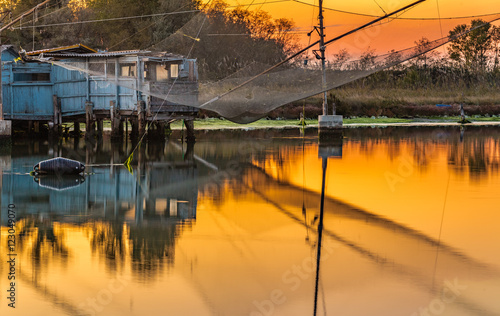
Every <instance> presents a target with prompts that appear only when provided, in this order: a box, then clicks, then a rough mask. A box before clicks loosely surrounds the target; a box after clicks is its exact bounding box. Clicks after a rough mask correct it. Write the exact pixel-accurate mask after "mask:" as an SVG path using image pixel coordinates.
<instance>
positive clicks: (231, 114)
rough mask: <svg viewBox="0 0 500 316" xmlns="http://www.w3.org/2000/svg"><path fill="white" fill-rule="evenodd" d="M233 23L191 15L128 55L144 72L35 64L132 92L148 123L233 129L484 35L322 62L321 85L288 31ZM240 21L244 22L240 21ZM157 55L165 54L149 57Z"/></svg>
mask: <svg viewBox="0 0 500 316" xmlns="http://www.w3.org/2000/svg"><path fill="white" fill-rule="evenodd" d="M407 10H409V8H408V9H405V10H403V11H401V12H400V14H403V13H405V12H406V11H407ZM232 18H233V20H232V21H233V22H232V23H231V24H228V23H227V19H228V17H227V16H220V12H219V11H217V12H214V11H210V10H205V11H202V12H200V13H198V14H196V15H195V16H194V17H193V18H192V19H191V20H190V21H189V22H188V23H186V24H185V25H184V26H182V27H181V28H179V29H178V30H177V31H176V32H175V33H173V34H172V35H170V36H168V37H167V38H165V39H163V40H161V41H159V42H158V43H156V44H155V45H153V46H151V47H149V48H148V49H147V50H146V51H140V52H135V53H136V54H137V55H140V56H142V58H143V59H142V60H143V61H144V62H143V64H140V63H134V60H135V59H134V58H135V57H130V55H127V53H126V52H121V53H116V54H115V55H112V54H109V55H106V54H107V53H102V54H94V55H92V54H90V55H88V56H87V57H91V58H89V59H88V60H89V64H88V65H86V64H85V63H84V62H82V59H81V57H82V56H83V55H82V56H77V55H75V57H74V59H70V58H61V56H59V57H58V56H55V57H51V55H50V54H45V55H44V56H41V57H42V58H41V59H40V60H41V61H45V62H48V63H51V64H53V65H55V66H58V67H63V68H64V69H68V70H74V71H75V72H77V73H78V74H80V75H81V76H89V77H90V80H92V81H93V84H94V85H96V87H97V88H99V86H100V87H105V86H106V85H110V84H112V85H118V86H120V87H121V89H122V92H123V91H124V89H129V90H130V92H131V93H133V92H134V91H135V92H136V93H137V92H138V97H139V98H143V100H148V101H147V102H150V103H151V109H152V110H151V112H152V113H153V115H154V114H155V113H158V112H161V111H162V109H163V108H165V107H168V106H174V107H175V106H177V107H182V106H190V107H195V108H198V109H205V110H210V111H214V112H216V113H218V114H220V115H221V116H223V117H225V118H227V119H229V120H231V121H234V122H237V123H249V122H252V121H255V120H257V119H259V118H262V117H264V116H266V115H267V113H269V112H270V111H272V110H274V109H276V108H278V107H280V106H283V105H285V104H289V103H291V102H294V101H297V100H301V99H304V98H307V97H310V96H314V95H317V94H320V93H322V92H324V91H328V90H331V89H333V88H337V87H340V86H342V85H345V84H347V83H350V82H352V81H355V80H357V79H360V78H363V77H366V76H369V75H370V74H373V73H375V72H378V71H380V70H383V69H387V68H390V67H393V66H395V65H398V64H401V63H404V62H405V61H408V60H410V59H412V58H415V57H417V56H420V55H423V54H426V53H427V52H429V51H431V50H434V49H436V48H438V47H440V46H443V45H445V44H446V43H448V42H450V41H452V40H455V39H457V38H459V37H461V36H465V35H466V34H468V33H469V32H473V31H474V30H476V29H479V28H481V27H484V24H482V25H477V26H475V27H474V28H472V29H467V30H464V31H463V32H461V33H458V34H456V35H455V36H447V37H442V38H440V39H437V40H433V41H428V42H426V43H425V45H418V46H415V47H411V48H407V49H402V50H398V51H391V52H390V53H386V54H382V55H370V56H368V57H367V56H362V57H358V58H355V59H354V60H349V61H348V60H343V61H342V62H339V61H338V59H337V60H336V61H334V60H333V58H332V57H331V56H329V55H328V54H327V56H326V58H327V62H326V64H327V66H326V70H325V75H326V81H325V82H324V81H323V71H322V68H321V64H320V62H319V60H314V59H309V55H310V54H311V52H313V50H316V51H315V52H314V53H315V54H318V52H317V50H318V42H317V41H316V42H314V43H309V45H303V46H302V47H304V46H305V47H306V48H302V49H300V48H299V46H298V45H295V46H294V45H291V44H290V43H293V40H292V39H293V38H294V37H296V36H298V35H299V34H298V33H300V32H298V31H297V30H294V29H293V28H292V29H290V28H288V29H286V25H283V32H280V29H279V28H278V29H276V28H274V29H273V32H272V33H269V34H265V29H264V30H263V29H258V30H254V31H249V28H251V23H250V24H248V23H246V24H245V23H244V22H241V23H240V22H238V21H239V20H238V17H234V16H233V17H232ZM391 18H393V17H391ZM391 18H385V19H378V20H379V24H372V25H369V26H367V27H368V28H369V27H378V26H379V25H380V23H387V22H390V21H392V20H391ZM485 18H486V20H485V24H486V23H491V22H494V21H497V20H498V19H500V15H498V14H497V15H489V16H487V17H485ZM485 18H483V20H484V19H485ZM240 19H241V20H242V21H243V20H244V19H245V16H243V17H240ZM370 19H373V18H370ZM235 21H236V22H235ZM248 25H250V27H249V26H248ZM346 33H349V34H350V33H354V32H346ZM348 37H349V36H347V35H346V36H345V37H344V36H337V39H338V41H337V39H328V38H327V39H326V43H327V44H328V45H334V44H335V45H336V44H337V43H338V42H342V41H343V40H344V39H345V38H348ZM415 40H417V38H415ZM309 46H310V47H309ZM162 50H163V51H167V52H168V53H167V54H159V53H151V51H162ZM120 54H121V55H120ZM91 55H92V56H91ZM99 56H100V57H99ZM113 56H122V57H120V58H122V59H123V60H122V61H120V62H119V63H118V62H116V63H114V64H113V62H111V58H112V57H113ZM127 56H129V57H127ZM134 56H135V55H134ZM306 56H307V57H308V59H307V60H308V62H307V63H306V62H305V58H306ZM79 57H80V58H79ZM127 58H128V59H127ZM126 60H129V63H128V64H127V61H126ZM141 65H142V66H141ZM97 90H98V89H97Z"/></svg>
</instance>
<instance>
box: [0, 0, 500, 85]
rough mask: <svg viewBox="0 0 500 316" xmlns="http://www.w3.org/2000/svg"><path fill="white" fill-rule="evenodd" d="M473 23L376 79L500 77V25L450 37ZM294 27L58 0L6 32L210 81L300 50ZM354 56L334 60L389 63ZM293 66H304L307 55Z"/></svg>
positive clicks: (126, 3) (337, 63)
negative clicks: (160, 57)
mask: <svg viewBox="0 0 500 316" xmlns="http://www.w3.org/2000/svg"><path fill="white" fill-rule="evenodd" d="M38 3H40V0H0V12H2V14H1V22H2V23H3V24H5V23H8V21H9V20H10V19H12V18H13V17H16V16H18V15H19V14H21V13H22V12H24V11H26V10H28V9H31V8H32V7H34V6H35V5H36V4H38ZM132 15H134V16H135V17H131V16H132ZM99 20H103V21H100V22H99ZM89 21H90V22H89ZM93 21H94V22H93ZM483 24H485V25H484V26H483V27H479V28H476V27H478V26H480V25H483ZM471 28H474V30H473V31H471V32H469V33H468V34H467V35H465V36H462V37H458V38H456V39H454V40H453V41H452V42H451V43H450V44H449V45H448V46H447V49H448V52H447V54H439V53H436V52H435V51H431V52H427V53H423V54H422V55H420V56H418V57H416V58H414V59H412V60H410V61H408V62H405V63H402V64H400V63H398V58H400V56H399V55H398V53H397V52H392V53H391V54H389V57H388V58H385V59H383V62H385V63H390V64H391V67H389V69H388V70H386V71H383V72H382V73H378V74H376V75H375V76H372V77H371V79H369V80H372V83H376V82H375V81H374V80H377V81H381V82H379V84H380V83H384V82H394V81H397V82H398V83H399V84H409V85H411V84H422V83H424V82H425V83H427V84H428V83H439V82H440V81H443V80H444V79H443V78H448V79H447V80H448V81H452V82H454V83H455V82H456V78H455V77H458V78H460V80H459V81H463V82H464V84H465V83H468V84H470V83H473V82H474V80H479V79H481V80H483V79H484V80H489V79H491V77H492V76H493V77H495V78H496V77H498V76H500V75H498V73H499V72H500V28H499V27H496V26H493V25H490V24H488V23H486V22H484V21H482V20H473V21H472V22H471V23H470V25H467V24H461V25H458V26H456V27H455V28H454V29H453V30H451V31H450V32H449V36H450V37H452V38H454V37H455V36H456V35H458V34H461V33H463V32H465V31H467V30H469V29H471ZM294 29H295V25H294V22H293V21H292V20H289V19H273V18H272V17H271V16H270V15H269V14H268V13H267V12H265V11H263V10H253V9H250V6H246V7H242V6H237V7H230V6H229V5H228V4H227V3H225V2H224V1H223V0H213V1H210V2H209V5H207V3H203V2H201V0H52V1H50V2H49V4H48V5H46V6H44V7H42V8H40V9H39V10H37V11H36V12H35V14H33V15H32V16H28V17H26V18H24V19H22V20H21V21H20V23H19V24H18V25H16V26H15V27H14V28H13V29H12V30H10V31H4V32H3V33H2V34H1V35H2V43H4V44H13V45H15V46H17V47H22V48H24V49H26V50H28V51H29V50H32V49H36V50H37V49H44V48H49V47H58V46H65V45H70V44H75V43H82V44H84V45H87V46H90V47H92V48H96V49H100V50H110V51H111V50H129V49H147V50H153V51H168V52H172V53H179V54H182V55H185V56H189V57H192V58H197V59H198V65H199V68H200V74H201V75H202V78H203V79H215V80H218V79H222V78H226V77H227V76H230V75H231V74H233V73H236V72H239V73H240V74H244V71H245V70H246V69H251V70H250V71H249V73H250V72H253V73H255V70H256V69H262V70H263V69H265V68H266V67H268V66H271V65H274V64H276V63H278V62H280V61H281V60H283V59H285V58H286V57H287V56H290V55H291V54H292V53H294V52H295V51H297V50H298V49H299V48H300V45H299V41H298V37H297V36H296V35H295V33H294ZM415 45H416V46H415V49H416V51H417V52H418V51H421V52H426V51H427V50H428V49H429V45H431V42H430V41H429V40H428V39H426V38H422V39H420V40H418V41H416V42H415ZM350 59H351V56H350V54H349V52H347V51H345V50H341V51H339V52H336V53H335V54H334V55H333V59H330V60H329V63H328V65H329V67H330V68H332V69H334V70H341V69H346V68H348V67H351V68H352V67H355V68H356V69H360V70H363V69H370V68H373V67H380V66H381V65H379V64H378V63H379V62H380V61H379V60H380V59H379V58H378V57H377V54H376V52H375V51H374V50H373V49H370V48H368V49H367V50H366V51H365V52H364V53H363V54H362V55H361V56H360V57H359V59H357V60H356V61H355V62H350ZM289 66H291V67H301V66H302V64H301V62H300V58H299V59H296V60H295V63H291V64H289ZM382 66H383V65H382ZM380 68H384V67H380ZM450 78H451V79H450ZM362 82H366V80H363V81H362Z"/></svg>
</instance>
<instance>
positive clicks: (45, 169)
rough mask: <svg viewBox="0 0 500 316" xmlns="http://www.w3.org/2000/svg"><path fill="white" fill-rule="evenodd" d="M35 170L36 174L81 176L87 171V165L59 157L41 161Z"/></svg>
mask: <svg viewBox="0 0 500 316" xmlns="http://www.w3.org/2000/svg"><path fill="white" fill-rule="evenodd" d="M33 170H34V171H35V173H36V174H57V175H64V174H80V173H82V172H83V171H85V165H84V164H82V163H81V162H79V161H76V160H71V159H67V158H62V157H57V158H52V159H49V160H44V161H40V162H39V163H37V164H36V165H35V166H34V167H33Z"/></svg>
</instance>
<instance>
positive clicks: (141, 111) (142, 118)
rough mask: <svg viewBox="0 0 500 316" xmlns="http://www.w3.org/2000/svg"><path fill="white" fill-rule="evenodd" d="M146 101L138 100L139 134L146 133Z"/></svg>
mask: <svg viewBox="0 0 500 316" xmlns="http://www.w3.org/2000/svg"><path fill="white" fill-rule="evenodd" d="M145 111H146V103H145V102H144V101H142V100H140V101H138V102H137V120H138V121H139V136H140V137H142V135H143V134H144V133H146V113H145Z"/></svg>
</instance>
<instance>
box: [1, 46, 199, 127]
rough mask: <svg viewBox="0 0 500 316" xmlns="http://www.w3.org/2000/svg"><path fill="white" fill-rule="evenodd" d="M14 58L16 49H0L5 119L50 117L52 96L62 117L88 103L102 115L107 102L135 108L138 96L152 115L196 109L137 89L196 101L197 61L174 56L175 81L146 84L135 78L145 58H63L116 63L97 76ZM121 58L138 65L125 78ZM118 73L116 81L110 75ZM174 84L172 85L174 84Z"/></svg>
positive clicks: (82, 63) (83, 64)
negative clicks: (107, 71)
mask: <svg viewBox="0 0 500 316" xmlns="http://www.w3.org/2000/svg"><path fill="white" fill-rule="evenodd" d="M16 58H17V56H16V53H15V52H14V51H13V50H12V49H7V50H4V51H3V52H2V59H3V61H4V62H3V68H2V69H3V71H2V89H3V90H2V91H3V103H4V107H3V108H4V116H5V118H6V119H10V120H46V121H52V120H53V118H54V104H53V96H54V95H56V96H57V97H58V98H59V99H60V102H61V112H62V116H63V117H66V116H75V115H83V114H84V113H85V104H86V102H87V101H90V102H92V104H93V108H94V110H102V111H104V113H106V111H109V109H110V102H111V101H113V102H114V104H115V106H116V108H117V109H119V110H130V111H136V110H137V103H138V100H143V101H145V102H146V108H147V109H149V110H150V111H151V112H154V113H156V111H157V110H159V109H160V110H161V111H163V112H196V111H197V110H196V109H195V108H190V107H187V106H180V105H179V104H178V103H177V102H165V101H164V100H163V99H158V98H151V99H150V98H148V97H147V95H143V94H142V93H141V92H139V91H137V90H138V89H137V87H138V86H139V85H140V84H141V83H145V84H144V85H143V88H142V89H144V90H145V91H146V93H147V91H155V90H156V91H157V92H158V93H159V94H163V95H166V94H169V95H174V96H175V95H177V96H182V97H181V98H180V99H179V100H180V101H181V102H182V101H184V102H185V103H183V104H196V103H197V99H198V95H197V78H198V71H197V68H196V62H195V60H188V59H184V60H179V59H177V60H175V62H181V64H180V65H181V66H180V67H179V80H175V81H174V80H171V81H166V82H144V80H143V79H139V78H137V74H142V73H143V72H144V63H143V58H144V57H137V56H136V57H133V56H127V57H120V58H92V59H90V63H89V60H86V59H83V58H74V59H67V60H65V61H64V62H67V63H69V64H72V65H73V66H74V65H75V63H79V64H80V67H81V68H82V69H87V68H88V67H90V66H99V65H100V64H99V63H102V65H104V64H115V66H114V70H113V73H112V74H105V73H103V74H102V75H100V76H95V74H92V73H91V74H90V75H89V74H87V73H86V72H84V71H82V72H79V71H75V70H72V69H69V68H65V67H62V66H59V65H53V64H49V63H38V62H29V63H23V62H20V61H19V62H16ZM145 59H146V60H147V58H145ZM122 62H125V63H131V62H132V63H136V65H137V68H136V72H137V73H136V77H130V78H126V77H120V76H119V75H118V72H119V70H118V69H119V67H120V64H119V63H122ZM89 65H90V66H89ZM103 67H104V66H103ZM109 75H111V77H107V76H109ZM116 77H118V79H112V78H116ZM139 77H142V75H141V76H139ZM193 78H194V79H193ZM174 82H176V83H175V85H174V86H173V87H172V85H173V83H174ZM148 89H151V90H148ZM167 92H168V93H167ZM174 99H175V98H174ZM176 100H177V99H176ZM150 101H151V104H150V103H149V102H150ZM181 104H182V103H181ZM160 105H161V108H160Z"/></svg>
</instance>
